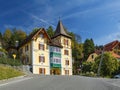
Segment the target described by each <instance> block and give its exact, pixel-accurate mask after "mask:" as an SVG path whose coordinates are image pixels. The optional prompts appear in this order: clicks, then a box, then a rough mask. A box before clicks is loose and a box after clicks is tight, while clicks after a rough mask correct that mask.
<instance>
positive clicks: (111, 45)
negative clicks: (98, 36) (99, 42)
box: [104, 40, 120, 51]
mask: <svg viewBox="0 0 120 90" xmlns="http://www.w3.org/2000/svg"><path fill="white" fill-rule="evenodd" d="M118 44H120V42H119V41H118V40H115V41H113V42H110V43H108V44H106V45H104V51H112V50H113V49H114V48H115V47H116V46H117V45H118Z"/></svg>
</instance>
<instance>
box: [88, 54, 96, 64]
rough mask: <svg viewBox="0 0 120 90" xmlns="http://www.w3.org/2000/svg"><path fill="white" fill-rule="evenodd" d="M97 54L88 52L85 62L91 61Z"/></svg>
mask: <svg viewBox="0 0 120 90" xmlns="http://www.w3.org/2000/svg"><path fill="white" fill-rule="evenodd" d="M97 56H98V54H96V53H92V54H90V55H89V57H88V59H87V62H93V61H94V60H95V58H96V57H97Z"/></svg>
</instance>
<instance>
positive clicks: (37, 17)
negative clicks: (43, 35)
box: [0, 0, 120, 45]
mask: <svg viewBox="0 0 120 90" xmlns="http://www.w3.org/2000/svg"><path fill="white" fill-rule="evenodd" d="M59 17H60V18H61V20H62V22H63V24H64V26H65V27H66V28H67V29H68V30H69V31H72V32H74V33H77V34H79V35H80V36H81V37H82V42H84V40H85V39H86V38H92V39H93V40H94V43H95V44H97V45H102V44H103V45H104V44H106V43H108V42H111V41H113V40H116V39H117V40H120V0H0V31H1V32H4V31H5V29H6V28H15V27H16V28H17V29H22V30H24V31H25V32H26V33H30V32H31V31H32V29H33V28H35V27H45V28H48V26H50V25H52V26H53V28H54V29H55V28H56V25H57V23H58V20H59Z"/></svg>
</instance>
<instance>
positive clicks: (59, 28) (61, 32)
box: [53, 20, 71, 38]
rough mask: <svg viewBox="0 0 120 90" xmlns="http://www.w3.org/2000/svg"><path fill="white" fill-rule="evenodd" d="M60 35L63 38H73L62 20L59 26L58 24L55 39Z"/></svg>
mask: <svg viewBox="0 0 120 90" xmlns="http://www.w3.org/2000/svg"><path fill="white" fill-rule="evenodd" d="M59 35H63V36H66V37H68V38H71V36H69V35H68V34H67V32H66V30H65V28H64V26H63V24H62V22H61V20H59V21H58V24H57V28H56V30H55V34H54V36H53V37H57V36H59Z"/></svg>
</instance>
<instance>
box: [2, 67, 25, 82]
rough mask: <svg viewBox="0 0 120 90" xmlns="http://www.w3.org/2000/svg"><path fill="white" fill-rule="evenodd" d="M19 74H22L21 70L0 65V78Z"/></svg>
mask: <svg viewBox="0 0 120 90" xmlns="http://www.w3.org/2000/svg"><path fill="white" fill-rule="evenodd" d="M21 75H24V74H23V73H22V72H21V71H18V70H16V69H14V68H12V67H8V66H3V65H0V80H2V79H9V78H13V77H17V76H21Z"/></svg>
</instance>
